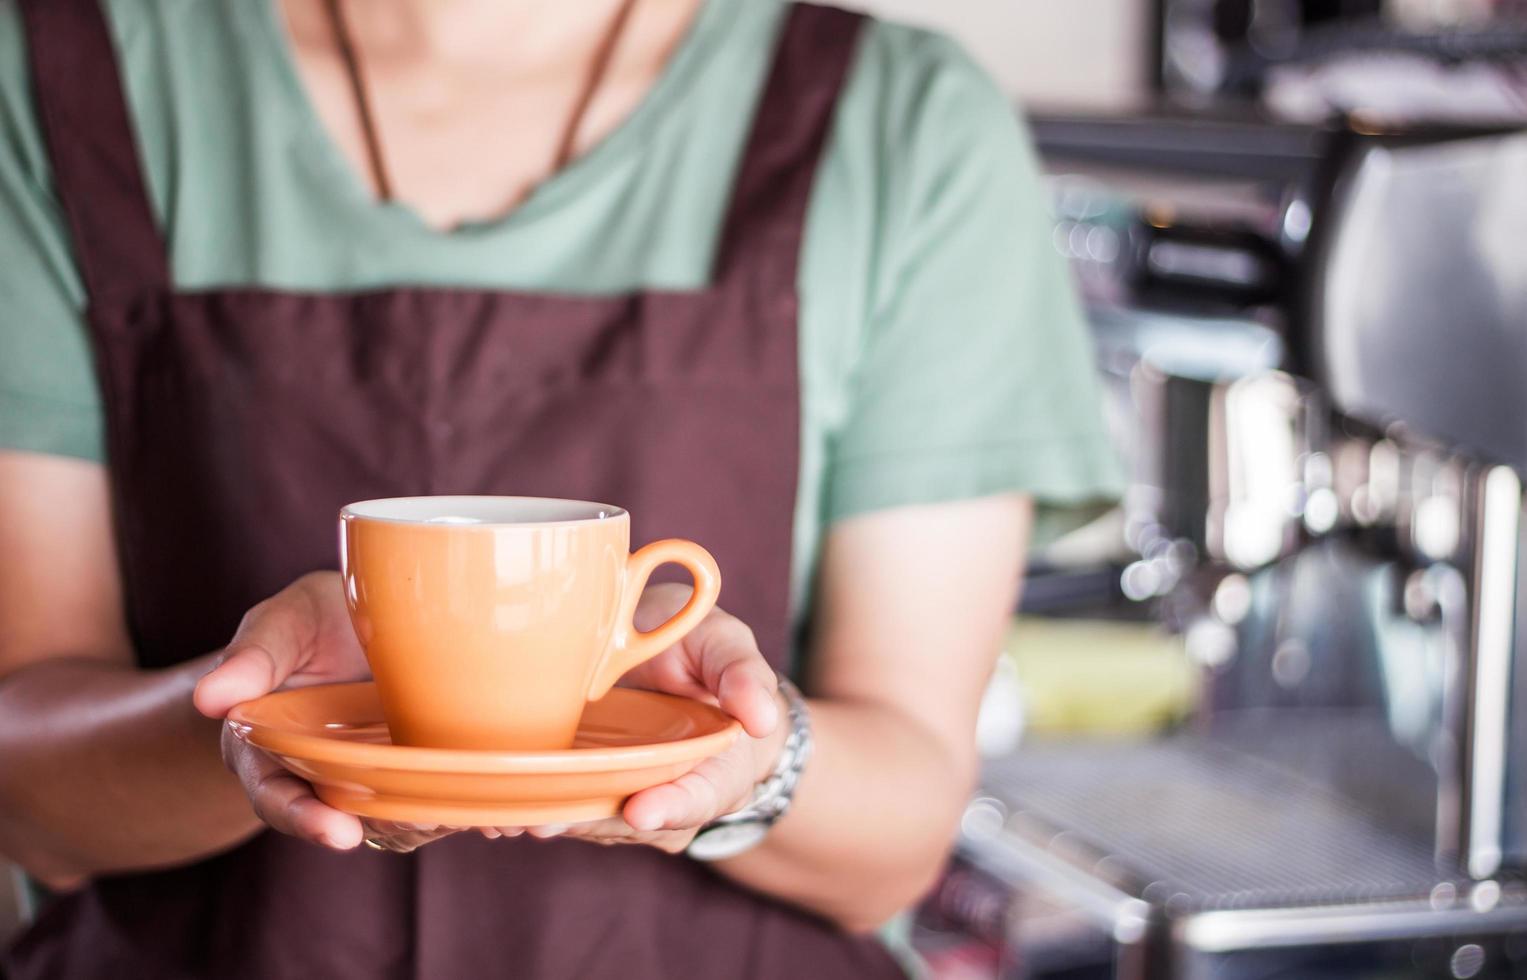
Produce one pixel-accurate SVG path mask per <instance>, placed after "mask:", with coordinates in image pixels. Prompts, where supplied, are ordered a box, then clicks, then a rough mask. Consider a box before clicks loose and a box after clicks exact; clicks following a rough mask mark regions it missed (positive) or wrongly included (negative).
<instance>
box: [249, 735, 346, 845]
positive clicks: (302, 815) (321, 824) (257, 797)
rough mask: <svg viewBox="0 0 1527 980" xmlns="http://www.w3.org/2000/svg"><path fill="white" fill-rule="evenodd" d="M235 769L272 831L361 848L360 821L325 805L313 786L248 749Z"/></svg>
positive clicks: (321, 842) (320, 842) (319, 841)
mask: <svg viewBox="0 0 1527 980" xmlns="http://www.w3.org/2000/svg"><path fill="white" fill-rule="evenodd" d="M232 768H233V770H234V773H235V774H236V775H237V776H238V777H239V780H240V781H241V782H242V783H243V784H244V791H245V792H246V793H248V794H249V803H250V805H251V806H252V807H253V808H254V812H255V815H256V816H258V817H259V818H260V819H261V820H263V821H264V822H265V823H266V824H268V825H269V826H270V827H271V828H272V829H274V830H278V831H280V832H281V833H283V834H290V835H291V836H293V837H298V838H301V839H302V840H306V841H311V842H312V843H314V844H320V845H322V846H324V847H332V848H334V849H335V850H340V851H347V850H349V849H350V848H352V847H355V846H357V845H358V844H360V842H361V838H362V836H363V834H362V828H361V822H360V820H359V819H358V818H357V817H354V816H351V815H350V814H348V813H342V812H340V811H339V810H336V809H334V808H333V807H331V806H328V805H326V804H325V803H323V802H322V801H321V800H319V799H318V797H317V796H315V795H314V794H313V787H312V786H310V785H309V784H308V783H307V782H305V781H303V780H301V779H299V778H297V777H296V776H294V775H292V774H291V773H290V772H288V771H287V770H285V769H283V768H282V767H281V766H280V765H279V764H277V762H276V761H275V760H274V759H272V758H271V757H270V756H268V755H266V754H265V753H264V752H261V751H260V750H259V749H256V748H253V747H252V746H247V745H246V746H245V747H244V749H243V751H242V752H239V753H237V756H236V758H235V759H234V765H233V767H232Z"/></svg>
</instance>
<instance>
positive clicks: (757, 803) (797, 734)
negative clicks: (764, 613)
mask: <svg viewBox="0 0 1527 980" xmlns="http://www.w3.org/2000/svg"><path fill="white" fill-rule="evenodd" d="M779 689H780V693H782V694H783V695H784V696H785V705H786V715H787V721H788V722H789V725H790V731H789V732H788V733H787V734H786V736H785V744H784V746H783V747H782V748H781V749H780V754H779V761H778V762H776V763H775V764H774V770H773V771H772V772H771V773H770V774H769V776H768V777H767V778H766V779H764V781H763V782H761V783H759V784H758V785H757V786H756V787H754V789H753V796H752V798H751V799H750V800H749V801H748V803H747V805H745V806H744V807H742V808H741V809H739V810H734V811H733V812H731V813H727V814H723V815H721V816H719V817H717V818H716V819H715V820H712V821H711V822H710V823H708V824H706V825H705V826H704V827H702V828H701V829H700V832H699V833H698V834H696V835H695V842H696V843H695V844H693V845H691V848H690V855H691V856H692V857H696V858H698V859H700V860H714V859H716V858H718V857H730V856H732V855H733V854H734V853H741V851H742V850H746V849H747V847H742V848H741V849H737V850H734V849H732V848H723V849H722V850H723V851H724V853H715V852H714V849H712V848H707V847H706V846H705V845H704V843H703V841H704V839H705V838H706V837H707V835H708V834H710V833H711V832H712V831H717V830H722V829H726V828H733V829H738V828H742V827H748V826H751V827H754V828H756V831H757V835H756V837H755V838H752V839H751V841H750V843H749V845H748V846H752V845H754V844H757V843H758V842H759V841H761V840H762V839H763V835H764V832H765V831H767V830H768V828H769V827H771V826H773V825H774V824H775V823H777V822H778V821H779V819H780V818H781V817H783V816H784V815H785V814H786V813H787V812H788V811H789V809H790V804H791V802H792V801H793V800H794V799H795V787H796V785H797V784H798V783H799V782H800V779H801V772H802V771H803V770H804V769H805V768H806V762H807V760H809V759H810V758H811V749H812V744H813V743H812V738H811V716H810V714H809V712H808V711H807V708H806V699H805V697H804V696H802V694H801V692H800V689H799V688H797V687H796V686H795V685H794V684H793V683H791V682H790V681H789V680H788V679H787V678H784V677H781V678H780V679H779Z"/></svg>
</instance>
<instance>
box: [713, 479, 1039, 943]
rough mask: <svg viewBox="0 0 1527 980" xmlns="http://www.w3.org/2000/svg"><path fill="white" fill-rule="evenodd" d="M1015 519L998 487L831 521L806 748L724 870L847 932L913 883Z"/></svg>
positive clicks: (1013, 580) (973, 709)
mask: <svg viewBox="0 0 1527 980" xmlns="http://www.w3.org/2000/svg"><path fill="white" fill-rule="evenodd" d="M1029 522H1030V506H1029V503H1028V501H1027V500H1026V499H1025V498H1021V497H1017V496H1008V497H994V498H986V499H982V500H974V501H966V502H959V503H949V504H936V505H928V506H920V507H907V508H899V509H896V510H889V511H884V512H881V513H876V514H870V515H866V516H863V517H858V518H853V519H849V520H846V521H843V522H841V523H839V524H838V525H836V526H835V527H834V528H833V530H832V531H831V533H830V535H829V537H828V540H827V545H826V550H825V551H824V553H823V562H822V570H821V576H820V584H819V589H818V600H817V605H816V607H815V608H816V610H817V614H816V620H815V623H814V629H813V638H812V644H811V646H810V656H809V660H808V667H809V675H808V678H807V684H806V687H807V690H808V692H809V693H810V694H811V700H810V702H809V705H810V709H811V721H812V728H813V732H814V735H815V738H816V749H815V751H814V753H813V755H812V757H811V760H810V762H809V763H808V764H807V766H806V769H805V772H804V773H803V774H802V778H801V782H800V785H799V787H798V788H797V791H796V796H795V801H794V804H793V806H792V807H791V809H790V811H789V813H787V814H786V816H785V817H784V819H783V820H781V821H780V822H779V823H778V824H777V825H776V826H775V827H774V828H773V830H771V831H770V833H769V836H768V837H767V838H766V839H765V842H764V844H763V845H762V846H760V847H758V848H756V849H755V850H753V851H750V852H748V853H747V854H744V855H741V856H739V857H737V858H734V859H732V860H731V861H727V862H724V863H723V864H721V865H720V868H721V870H722V871H723V872H724V873H725V874H727V875H729V876H731V877H732V878H734V879H736V880H737V881H739V882H742V883H743V884H746V885H749V886H750V887H753V888H756V889H759V890H761V891H766V892H769V893H770V894H772V895H775V896H777V897H780V898H783V899H786V900H788V901H791V902H794V903H796V904H799V905H803V906H805V907H807V908H810V909H812V910H813V911H815V912H817V913H819V914H821V915H823V916H826V917H827V918H830V919H832V920H834V921H836V922H837V923H839V924H840V925H842V926H843V927H845V928H848V929H854V930H864V929H871V928H874V927H876V926H878V925H880V924H881V923H883V922H884V921H885V920H887V919H889V918H890V917H892V916H893V915H895V914H896V913H898V912H900V911H901V910H903V909H905V908H906V907H907V906H909V905H910V904H912V903H913V902H914V901H916V899H917V898H918V897H919V896H920V895H921V894H922V893H923V892H924V891H926V890H927V888H928V887H929V886H930V885H931V884H932V883H933V881H934V878H935V876H936V875H937V873H938V871H939V869H940V868H941V867H942V865H943V862H944V859H945V858H946V857H947V855H948V853H949V848H950V846H951V845H952V844H953V842H954V837H955V829H956V826H957V824H958V821H959V817H960V814H961V812H962V811H963V810H964V807H965V805H966V803H967V802H969V798H970V793H971V791H972V789H973V788H974V785H975V779H976V774H977V756H976V746H975V725H976V713H977V710H978V708H979V706H980V702H981V695H982V692H983V691H984V690H985V687H986V682H987V680H988V679H989V678H990V676H991V672H992V668H993V667H994V665H995V663H996V658H997V655H998V653H999V651H1000V649H1001V644H1002V638H1003V635H1004V633H1005V631H1006V629H1007V625H1008V622H1009V620H1010V617H1011V615H1012V613H1013V610H1014V608H1015V603H1016V601H1017V594H1018V588H1019V580H1020V577H1021V575H1022V569H1023V554H1024V545H1025V542H1026V540H1027V534H1028V528H1029Z"/></svg>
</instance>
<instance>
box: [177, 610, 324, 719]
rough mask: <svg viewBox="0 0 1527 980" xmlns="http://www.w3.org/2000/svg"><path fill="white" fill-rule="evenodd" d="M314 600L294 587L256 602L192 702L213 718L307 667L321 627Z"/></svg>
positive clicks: (201, 683) (197, 690) (201, 681)
mask: <svg viewBox="0 0 1527 980" xmlns="http://www.w3.org/2000/svg"><path fill="white" fill-rule="evenodd" d="M317 617H318V611H317V608H316V606H315V604H314V603H313V602H312V600H311V598H310V597H309V596H308V595H307V594H306V593H305V592H303V591H301V590H299V589H298V588H297V587H296V586H289V587H288V588H286V589H283V590H282V591H281V592H278V593H276V594H275V595H274V596H271V597H270V598H269V599H266V600H265V601H264V602H262V603H260V604H259V605H257V606H255V607H254V608H253V609H251V610H250V611H249V612H248V613H247V614H246V615H245V616H244V620H243V622H241V623H240V624H239V628H238V631H237V632H236V633H234V635H233V639H232V640H231V641H230V642H229V644H228V646H227V647H226V648H225V649H224V651H223V656H222V658H221V660H220V662H219V663H218V665H217V666H216V667H214V668H212V670H210V671H208V672H207V674H205V675H204V676H203V677H202V679H201V680H200V681H198V682H197V684H196V691H195V692H194V694H193V695H192V701H193V702H194V703H195V705H196V710H198V711H200V712H201V713H202V714H204V715H206V716H207V717H209V718H222V717H224V716H225V715H227V714H228V711H229V709H230V708H232V707H233V706H234V705H236V704H242V703H243V702H245V701H252V700H254V699H255V698H258V697H262V696H264V695H266V694H269V693H270V692H271V691H274V690H275V689H276V688H278V687H280V686H281V685H282V684H284V683H286V680H287V678H289V677H291V676H292V674H294V673H296V672H297V671H298V670H300V669H302V666H303V664H305V663H306V662H307V659H308V657H309V656H310V654H311V650H312V646H313V639H314V636H315V635H316V634H317V632H318V629H319V623H318V618H317Z"/></svg>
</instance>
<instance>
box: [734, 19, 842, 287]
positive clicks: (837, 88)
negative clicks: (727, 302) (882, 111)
mask: <svg viewBox="0 0 1527 980" xmlns="http://www.w3.org/2000/svg"><path fill="white" fill-rule="evenodd" d="M864 22H865V17H864V15H863V14H859V13H855V12H852V11H847V10H840V9H838V8H836V7H819V6H816V5H813V4H805V3H795V4H792V5H791V7H790V11H789V13H788V14H787V15H786V20H785V24H784V27H783V28H782V30H781V32H780V37H779V42H778V44H777V46H776V48H775V52H774V65H773V67H772V68H771V69H770V73H769V80H768V82H767V83H766V84H765V85H764V90H763V96H762V98H761V99H760V101H759V103H758V109H757V110H756V112H755V114H754V117H753V131H752V134H751V135H750V136H749V137H748V144H747V148H746V150H745V151H744V153H743V155H742V162H741V166H740V169H739V170H738V173H737V178H736V181H735V182H734V183H733V186H732V200H731V203H730V205H729V207H728V210H727V216H726V222H725V224H723V225H722V231H721V239H720V251H719V254H718V262H717V273H718V274H717V276H716V277H715V278H716V279H718V280H719V279H724V278H727V277H729V276H731V275H734V274H739V273H741V272H742V271H743V270H744V269H746V268H748V267H750V266H752V265H753V259H754V258H757V257H760V256H761V255H765V254H767V255H779V256H788V257H789V260H790V262H791V263H792V265H791V268H789V269H788V270H780V271H782V272H787V273H788V275H789V279H788V283H787V285H788V286H789V288H791V289H792V290H793V289H794V287H795V268H794V262H795V261H796V259H797V258H798V257H799V255H800V251H801V239H802V235H803V232H804V228H805V223H806V206H807V204H808V203H809V201H810V198H811V185H812V181H813V179H814V178H815V176H816V169H817V167H816V165H817V162H818V160H820V158H821V155H822V149H823V147H824V146H825V145H826V143H827V134H828V132H829V130H830V129H831V126H832V119H833V110H834V109H835V108H836V107H837V104H838V95H839V93H840V92H841V91H842V89H843V84H844V81H845V79H846V78H847V77H848V69H849V67H850V66H851V65H852V64H853V60H854V52H855V50H856V44H857V41H858V37H859V32H860V30H861V29H862V27H863V25H864Z"/></svg>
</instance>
